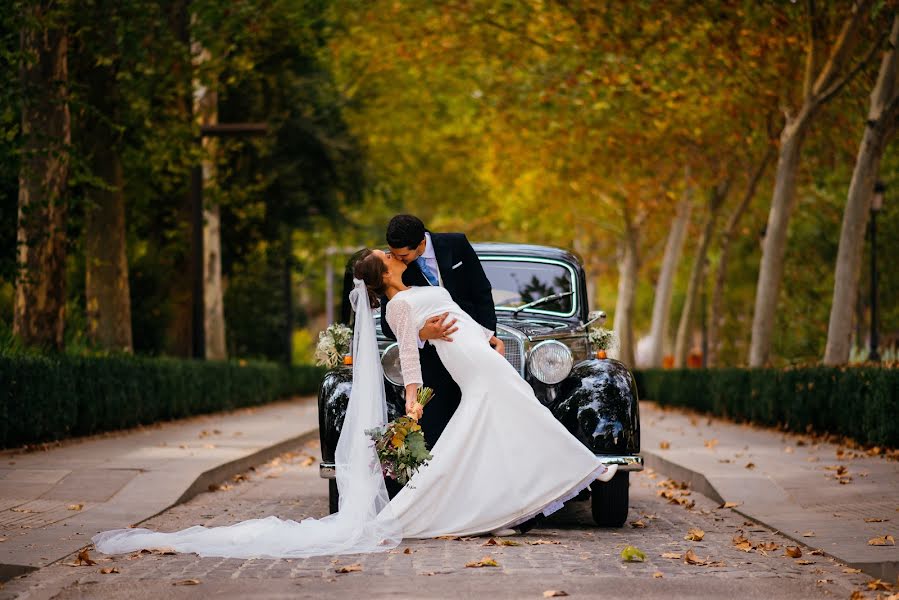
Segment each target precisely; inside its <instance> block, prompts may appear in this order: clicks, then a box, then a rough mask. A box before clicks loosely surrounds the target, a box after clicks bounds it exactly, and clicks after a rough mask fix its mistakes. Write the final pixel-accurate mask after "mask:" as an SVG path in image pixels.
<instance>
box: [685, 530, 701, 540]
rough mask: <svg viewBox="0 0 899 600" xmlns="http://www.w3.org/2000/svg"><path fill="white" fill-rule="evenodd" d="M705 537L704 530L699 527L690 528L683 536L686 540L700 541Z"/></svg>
mask: <svg viewBox="0 0 899 600" xmlns="http://www.w3.org/2000/svg"><path fill="white" fill-rule="evenodd" d="M704 537H705V531H703V530H702V529H699V528H697V527H694V528H692V529H691V530H690V531H688V532H687V535H686V536H684V539H685V540H687V541H688V542H701V541H702V538H704Z"/></svg>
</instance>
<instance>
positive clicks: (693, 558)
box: [684, 549, 708, 566]
mask: <svg viewBox="0 0 899 600" xmlns="http://www.w3.org/2000/svg"><path fill="white" fill-rule="evenodd" d="M684 561H685V562H686V563H687V564H688V565H700V566H701V565H705V564H706V563H707V562H708V561H706V560H705V559H702V558H699V557H698V556H697V555H696V553H695V552H693V550H692V549H690V550H687V553H686V554H685V555H684Z"/></svg>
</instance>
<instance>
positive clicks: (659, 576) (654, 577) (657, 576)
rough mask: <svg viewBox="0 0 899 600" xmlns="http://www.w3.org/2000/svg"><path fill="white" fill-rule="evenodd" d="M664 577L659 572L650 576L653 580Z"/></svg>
mask: <svg viewBox="0 0 899 600" xmlns="http://www.w3.org/2000/svg"><path fill="white" fill-rule="evenodd" d="M664 576H665V575H663V574H662V573H661V572H660V571H656V572H655V573H653V574H652V578H653V579H661V578H662V577H664Z"/></svg>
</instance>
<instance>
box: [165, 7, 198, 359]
mask: <svg viewBox="0 0 899 600" xmlns="http://www.w3.org/2000/svg"><path fill="white" fill-rule="evenodd" d="M169 23H170V27H171V29H172V31H173V32H175V35H176V36H177V37H178V39H179V40H180V41H181V42H182V43H183V44H184V47H185V48H188V49H189V44H190V18H189V14H188V0H177V1H176V2H174V3H173V5H172V7H171V12H170V18H169ZM183 61H184V62H182V63H181V64H178V65H177V66H178V68H179V72H180V73H182V74H183V78H182V79H181V81H182V82H183V86H184V88H183V91H184V94H183V95H182V96H181V97H180V98H179V100H178V102H177V104H176V105H175V106H173V110H174V111H175V112H176V113H177V114H178V115H180V118H181V119H183V120H184V122H185V123H189V122H192V119H193V111H192V109H193V106H192V105H193V99H192V97H191V96H192V94H191V90H192V87H191V77H190V72H191V64H190V56H189V52H185V53H184V56H183ZM184 183H185V187H184V189H183V191H181V192H180V193H179V194H178V196H176V197H175V198H174V199H173V202H174V203H175V204H176V209H175V212H176V217H177V237H178V240H179V241H181V242H182V243H181V244H180V247H179V248H178V252H177V253H176V254H175V255H174V256H173V259H172V276H171V279H170V280H169V281H168V289H167V293H168V296H169V299H170V302H171V307H172V318H171V320H170V321H169V322H168V326H167V328H166V336H165V352H166V353H167V354H171V355H174V356H182V357H189V356H193V348H194V345H195V344H194V333H193V332H194V312H195V311H194V304H195V299H194V279H195V277H194V273H195V269H196V268H197V266H200V268H202V266H201V265H195V264H194V262H195V261H194V260H193V256H194V248H195V246H196V244H198V243H202V239H200V240H198V239H196V237H195V236H194V235H193V230H192V221H193V205H192V202H191V193H190V187H191V185H192V184H191V180H190V178H189V177H185V181H184Z"/></svg>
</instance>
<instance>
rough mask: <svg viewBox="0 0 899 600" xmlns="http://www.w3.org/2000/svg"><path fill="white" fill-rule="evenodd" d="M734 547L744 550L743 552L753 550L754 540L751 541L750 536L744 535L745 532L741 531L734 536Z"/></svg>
mask: <svg viewBox="0 0 899 600" xmlns="http://www.w3.org/2000/svg"><path fill="white" fill-rule="evenodd" d="M732 541H733V543H734V547H736V549H737V550H742V551H743V552H751V551H752V542H751V541H749V538H746V537H743V532H742V531H740V532H739V533H737V535H735V536H734V537H733V540H732Z"/></svg>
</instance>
